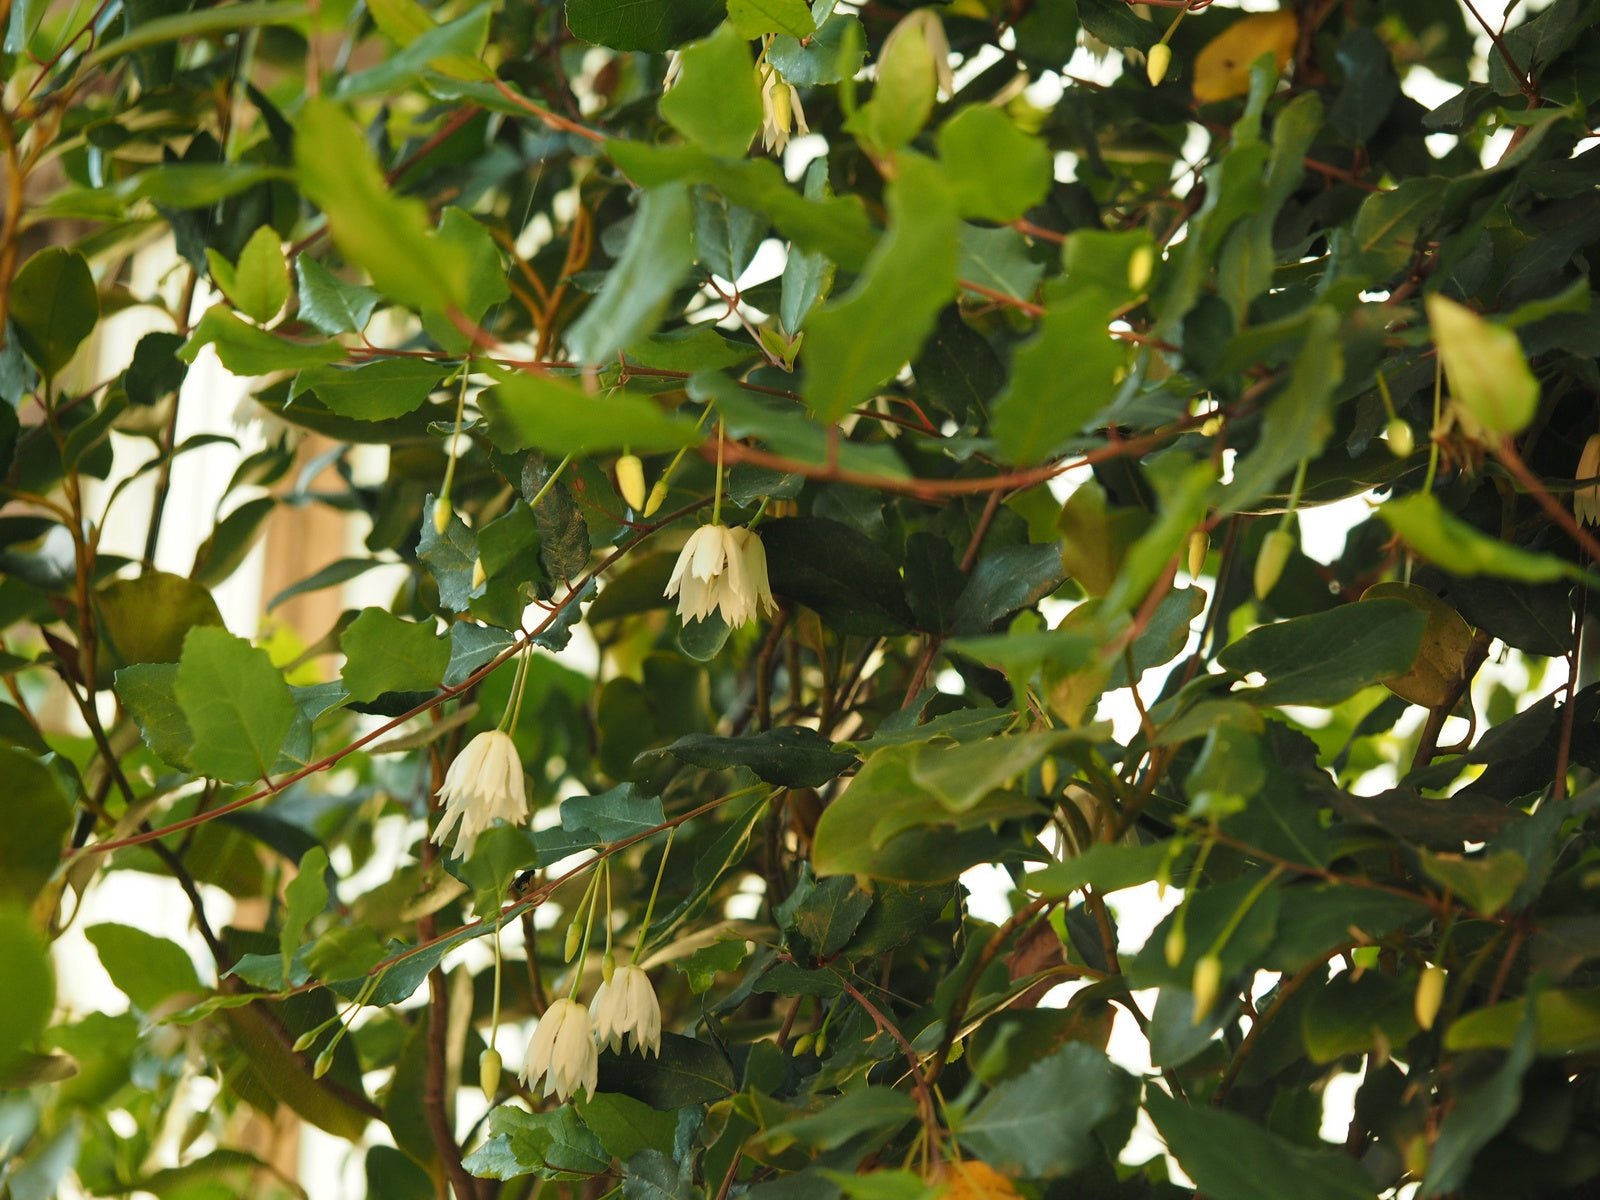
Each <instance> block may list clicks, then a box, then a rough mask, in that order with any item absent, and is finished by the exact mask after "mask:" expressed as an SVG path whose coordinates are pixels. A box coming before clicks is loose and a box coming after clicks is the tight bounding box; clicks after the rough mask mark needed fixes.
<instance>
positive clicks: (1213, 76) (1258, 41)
mask: <svg viewBox="0 0 1600 1200" xmlns="http://www.w3.org/2000/svg"><path fill="white" fill-rule="evenodd" d="M1299 36H1300V25H1299V22H1297V21H1296V20H1295V15H1294V13H1292V12H1290V11H1288V10H1287V9H1280V10H1278V11H1277V12H1264V13H1252V14H1251V15H1250V16H1248V17H1244V18H1241V19H1240V20H1238V21H1235V22H1234V23H1233V24H1232V25H1229V26H1228V27H1227V28H1226V29H1224V30H1223V31H1222V32H1221V33H1219V34H1218V35H1217V36H1216V37H1214V38H1212V39H1211V40H1210V41H1209V42H1207V43H1206V45H1205V49H1203V50H1201V51H1200V54H1199V56H1198V57H1197V58H1196V59H1195V60H1194V98H1195V100H1197V101H1198V102H1199V103H1201V104H1214V103H1216V102H1217V101H1218V100H1227V99H1230V98H1231V97H1234V96H1243V95H1245V94H1246V93H1247V92H1249V91H1250V65H1251V64H1252V63H1254V62H1255V61H1256V59H1258V58H1260V57H1261V56H1262V55H1263V54H1270V55H1272V57H1273V58H1274V59H1275V60H1276V61H1277V64H1278V69H1279V70H1280V71H1281V70H1282V69H1283V65H1284V64H1285V63H1287V62H1288V61H1289V56H1290V55H1292V54H1293V53H1294V44H1295V40H1296V39H1297V38H1298V37H1299Z"/></svg>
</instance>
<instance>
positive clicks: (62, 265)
mask: <svg viewBox="0 0 1600 1200" xmlns="http://www.w3.org/2000/svg"><path fill="white" fill-rule="evenodd" d="M10 317H11V324H12V325H13V326H14V327H15V328H16V331H17V340H18V341H20V342H21V343H22V352H23V353H24V354H26V355H27V356H28V357H29V358H31V359H33V361H34V364H35V365H36V366H37V367H38V368H39V370H40V372H41V373H42V374H44V375H45V376H47V377H49V376H54V375H55V374H57V373H58V372H59V371H60V370H61V368H62V367H64V366H66V365H67V363H68V362H70V361H71V360H72V355H73V352H74V351H75V350H77V348H78V346H79V344H80V343H81V342H82V341H83V339H84V338H86V337H88V336H89V335H90V334H91V333H93V332H94V327H95V323H96V322H97V321H99V319H100V295H99V293H98V292H97V291H96V290H95V286H94V276H93V275H91V274H90V273H89V264H88V263H87V262H86V261H85V260H84V257H83V255H81V254H79V253H78V252H77V251H75V250H67V249H65V248H63V247H61V246H52V247H50V248H49V249H46V250H41V251H39V253H37V254H35V255H34V256H33V257H32V258H30V259H29V260H28V261H27V262H26V263H24V264H23V267H22V270H20V271H18V272H17V277H16V278H15V279H14V280H12V282H11V310H10Z"/></svg>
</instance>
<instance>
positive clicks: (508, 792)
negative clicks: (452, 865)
mask: <svg viewBox="0 0 1600 1200" xmlns="http://www.w3.org/2000/svg"><path fill="white" fill-rule="evenodd" d="M439 798H440V799H441V800H443V801H444V816H442V817H440V818H439V824H438V825H437V826H436V827H435V828H434V831H433V836H432V839H431V840H432V841H434V842H437V843H439V844H440V845H443V844H444V840H445V838H447V837H449V836H450V831H451V830H452V829H455V830H456V857H457V858H463V859H465V858H470V857H472V847H473V845H474V844H475V843H476V842H477V840H478V835H479V834H481V833H482V832H483V831H484V830H485V829H488V828H489V826H491V825H493V824H494V823H495V821H496V820H497V819H498V820H501V821H505V822H506V823H507V824H510V825H526V824H527V823H528V795H527V789H526V787H525V786H524V783H523V776H522V759H521V758H520V757H519V756H518V755H517V745H516V743H515V742H513V741H512V740H511V735H510V734H507V733H504V732H502V731H501V730H498V729H491V730H490V731H489V732H488V733H480V734H479V735H478V736H477V737H475V738H473V739H472V740H471V741H470V742H468V743H467V745H466V749H464V750H462V751H461V753H460V754H458V755H456V760H455V762H453V763H451V764H450V769H449V770H448V771H446V772H445V776H444V786H443V787H441V788H440V789H439Z"/></svg>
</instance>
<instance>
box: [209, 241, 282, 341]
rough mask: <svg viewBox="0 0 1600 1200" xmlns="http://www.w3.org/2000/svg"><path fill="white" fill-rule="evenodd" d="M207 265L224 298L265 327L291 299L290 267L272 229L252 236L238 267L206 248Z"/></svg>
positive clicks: (242, 253)
mask: <svg viewBox="0 0 1600 1200" xmlns="http://www.w3.org/2000/svg"><path fill="white" fill-rule="evenodd" d="M206 262H207V263H209V264H210V266H211V278H212V279H214V280H216V282H217V286H218V287H219V288H221V289H222V294H223V295H225V296H227V298H228V299H229V300H232V301H233V306H234V307H235V308H237V309H238V310H239V311H240V312H242V313H243V314H244V315H245V316H247V317H249V318H250V319H251V320H252V321H255V322H257V323H258V324H262V325H265V324H266V323H267V322H268V321H270V320H272V318H273V317H275V316H277V315H278V312H279V310H281V309H282V308H283V306H284V302H285V301H287V300H288V299H289V264H288V262H287V261H286V260H285V259H284V257H283V243H281V242H280V241H279V240H278V231H277V230H276V229H274V228H273V227H272V226H270V225H263V226H261V228H260V229H257V230H256V231H255V232H254V233H253V234H251V235H250V240H249V241H248V242H246V243H245V244H244V249H243V250H241V251H240V252H239V261H238V263H237V264H234V263H230V262H229V261H228V260H227V259H225V258H223V257H222V255H220V254H218V253H217V252H216V251H215V250H213V249H211V248H210V247H207V248H206Z"/></svg>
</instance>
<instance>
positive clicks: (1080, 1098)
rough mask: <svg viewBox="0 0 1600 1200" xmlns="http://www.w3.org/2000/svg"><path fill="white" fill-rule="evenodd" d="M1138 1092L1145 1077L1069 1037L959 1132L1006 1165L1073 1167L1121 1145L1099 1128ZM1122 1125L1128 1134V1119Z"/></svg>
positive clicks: (1039, 1174) (1045, 1174) (1039, 1172)
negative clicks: (1138, 1077)
mask: <svg viewBox="0 0 1600 1200" xmlns="http://www.w3.org/2000/svg"><path fill="white" fill-rule="evenodd" d="M1138 1094H1139V1084H1138V1081H1137V1080H1135V1079H1134V1078H1133V1076H1131V1075H1128V1074H1126V1073H1125V1072H1123V1071H1122V1070H1120V1069H1119V1068H1117V1067H1116V1066H1114V1065H1112V1063H1111V1060H1110V1059H1108V1058H1107V1057H1106V1056H1105V1055H1104V1054H1103V1053H1101V1052H1100V1051H1099V1050H1097V1049H1095V1048H1094V1047H1093V1046H1089V1045H1085V1044H1084V1043H1082V1042H1070V1043H1068V1044H1067V1045H1065V1046H1063V1047H1062V1048H1061V1049H1060V1050H1058V1051H1056V1052H1055V1053H1054V1054H1052V1055H1050V1057H1048V1058H1045V1059H1041V1060H1040V1061H1038V1062H1036V1063H1034V1064H1033V1066H1031V1067H1029V1068H1028V1070H1026V1071H1024V1072H1023V1073H1022V1074H1021V1075H1017V1076H1014V1077H1013V1078H1011V1079H1007V1080H1005V1081H1004V1082H1002V1083H1000V1084H999V1085H998V1086H997V1087H995V1088H994V1089H993V1090H992V1091H991V1092H990V1093H989V1094H988V1095H987V1096H985V1097H984V1098H983V1100H982V1101H981V1102H980V1103H979V1104H978V1106H977V1107H976V1108H975V1109H973V1110H972V1112H971V1113H970V1114H969V1115H968V1116H967V1117H966V1118H965V1119H964V1120H962V1121H961V1122H960V1123H959V1125H958V1126H957V1128H956V1131H955V1132H956V1137H957V1139H958V1140H959V1141H960V1142H961V1144H962V1145H963V1146H964V1147H966V1148H967V1149H968V1150H970V1151H971V1152H972V1153H973V1154H975V1155H977V1156H978V1157H979V1158H981V1159H983V1161H984V1162H986V1163H988V1164H989V1165H990V1166H992V1167H995V1168H997V1169H998V1170H1000V1171H1003V1172H1006V1173H1009V1174H1019V1175H1025V1176H1028V1177H1030V1178H1052V1177H1055V1176H1058V1175H1070V1174H1072V1173H1073V1172H1074V1171H1079V1170H1082V1169H1083V1168H1085V1167H1087V1166H1090V1165H1091V1164H1093V1163H1095V1162H1098V1161H1100V1160H1101V1158H1102V1156H1103V1155H1104V1154H1105V1153H1106V1151H1107V1150H1109V1151H1111V1152H1112V1153H1115V1152H1116V1151H1117V1150H1119V1149H1121V1142H1120V1141H1118V1139H1117V1138H1114V1137H1113V1138H1110V1139H1109V1140H1110V1142H1113V1143H1115V1144H1107V1145H1106V1146H1104V1148H1102V1143H1101V1137H1100V1136H1098V1135H1099V1134H1100V1133H1101V1131H1106V1132H1107V1133H1109V1131H1110V1129H1111V1128H1112V1127H1113V1126H1115V1125H1116V1124H1117V1118H1118V1117H1119V1116H1120V1115H1121V1114H1122V1113H1123V1112H1124V1111H1125V1110H1126V1109H1127V1108H1128V1107H1129V1106H1131V1105H1133V1104H1134V1103H1135V1102H1136V1100H1137V1097H1138ZM1120 1132H1121V1137H1122V1139H1123V1140H1126V1137H1127V1129H1126V1127H1125V1126H1124V1127H1123V1128H1122V1129H1121V1131H1120ZM1223 1194H1228V1193H1223Z"/></svg>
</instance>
